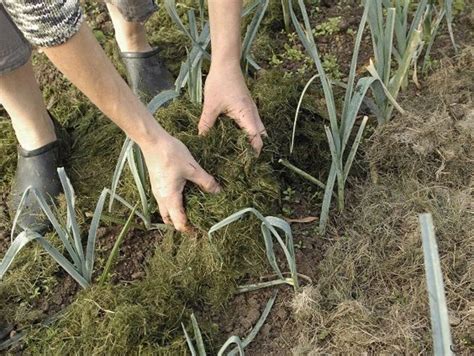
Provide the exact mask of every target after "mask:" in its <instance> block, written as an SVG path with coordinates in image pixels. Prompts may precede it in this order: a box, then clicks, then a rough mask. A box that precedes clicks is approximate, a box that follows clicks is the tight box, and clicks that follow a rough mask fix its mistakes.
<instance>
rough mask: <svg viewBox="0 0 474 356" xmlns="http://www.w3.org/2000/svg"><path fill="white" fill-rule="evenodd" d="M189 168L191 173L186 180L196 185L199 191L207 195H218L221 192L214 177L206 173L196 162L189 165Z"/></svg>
mask: <svg viewBox="0 0 474 356" xmlns="http://www.w3.org/2000/svg"><path fill="white" fill-rule="evenodd" d="M191 167H192V172H191V174H190V175H189V177H187V178H188V180H190V181H191V182H193V183H194V184H197V185H198V186H199V188H201V190H203V191H204V192H207V193H219V192H220V191H221V190H222V188H221V186H220V185H219V183H217V181H216V180H215V179H214V177H213V176H211V175H210V174H209V173H207V172H206V171H205V170H204V169H203V168H202V167H201V166H200V165H199V164H198V163H197V162H194V163H193V164H191Z"/></svg>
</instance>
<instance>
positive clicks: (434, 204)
mask: <svg viewBox="0 0 474 356" xmlns="http://www.w3.org/2000/svg"><path fill="white" fill-rule="evenodd" d="M472 58H473V57H472V51H470V50H465V52H464V53H463V54H462V55H461V56H460V58H458V59H456V60H455V61H454V62H453V63H450V62H446V61H443V62H442V68H441V69H440V70H439V71H437V72H436V73H435V74H433V75H432V76H431V77H430V78H429V80H428V81H427V82H426V83H425V89H424V90H423V92H422V95H421V96H420V97H419V98H418V99H415V100H413V99H412V98H408V97H407V100H404V102H403V103H402V104H403V105H402V106H403V107H404V108H405V109H407V110H408V111H409V112H410V114H408V115H407V116H406V117H401V116H398V117H395V118H394V119H393V121H392V122H391V123H389V124H388V125H386V126H384V127H383V128H382V129H381V130H378V131H377V132H376V133H375V135H374V136H373V137H372V140H371V141H372V142H370V143H369V144H368V147H367V148H366V153H367V156H368V159H369V161H370V162H371V163H372V167H373V170H372V180H370V181H368V182H364V183H361V184H359V185H358V186H357V187H355V189H354V190H353V191H352V194H353V201H354V202H355V203H353V205H352V206H351V207H350V209H348V211H347V214H344V216H343V217H342V218H341V219H340V221H339V222H340V224H339V225H340V226H343V229H342V230H341V231H339V232H338V233H339V236H341V237H340V238H338V239H336V240H335V241H333V242H332V243H331V246H330V247H329V249H328V251H327V252H326V254H325V257H324V259H323V261H322V262H321V264H320V266H319V268H318V275H319V276H320V278H319V280H318V283H317V284H315V285H314V286H311V287H307V288H305V289H304V290H303V291H302V292H301V293H300V294H299V295H298V297H297V298H295V300H294V303H293V304H294V305H293V306H294V311H295V315H296V318H297V319H298V321H299V323H298V324H299V325H300V329H299V333H300V341H301V343H300V346H299V347H298V348H297V350H296V352H305V351H307V352H309V351H312V352H314V353H315V354H316V353H336V354H360V353H366V352H369V353H375V354H379V353H388V354H393V353H395V354H399V353H402V354H414V353H416V354H419V353H427V354H430V353H431V352H432V340H431V326H430V314H429V313H430V312H429V305H428V295H427V291H426V288H425V286H426V282H425V272H424V265H423V252H422V248H421V236H420V230H419V226H418V225H419V224H418V214H419V213H423V212H430V213H432V214H433V219H434V223H435V229H436V235H437V239H438V244H439V252H440V257H441V264H442V265H441V267H442V271H443V276H444V281H445V289H446V293H447V298H446V299H447V303H448V310H449V315H450V324H451V330H452V334H453V342H454V347H455V349H454V350H455V351H456V353H459V354H470V353H472V350H473V348H474V335H473V334H472V331H473V329H472V325H473V323H474V313H473V310H474V309H473V307H474V305H473V300H472V295H473V294H472V291H473V289H472V287H473V285H472V281H473V280H474V265H473V263H472V261H473V260H474V234H473V232H474V221H473V219H472V189H473V181H472V178H473V162H474V150H473V145H472V142H473V137H474V112H473V105H472V92H473V89H474V88H473V83H474V72H473V71H472V68H473V66H472V63H473V62H472ZM366 146H367V145H366ZM374 180H375V181H376V182H375V183H374V182H373V181H374ZM469 350H470V351H469Z"/></svg>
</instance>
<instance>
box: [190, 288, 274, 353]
mask: <svg viewBox="0 0 474 356" xmlns="http://www.w3.org/2000/svg"><path fill="white" fill-rule="evenodd" d="M276 296H277V293H276V292H275V293H273V295H272V297H271V298H270V299H269V300H268V302H267V305H266V306H265V310H264V311H263V313H262V315H261V316H260V318H259V319H258V321H257V323H256V324H255V326H254V327H253V329H252V330H251V331H250V333H249V334H248V335H247V337H246V338H244V340H241V339H240V337H238V336H235V335H234V336H231V337H230V338H229V339H228V340H227V341H226V342H225V343H224V345H222V347H221V348H220V349H219V351H218V352H217V356H222V355H224V352H225V351H226V350H227V349H228V348H229V347H230V346H231V345H233V344H235V348H233V349H232V350H231V351H229V353H228V354H227V355H228V356H234V355H236V354H237V353H238V354H239V355H240V356H243V355H244V349H245V348H246V347H247V346H248V345H249V344H250V343H251V342H252V341H253V339H255V336H257V334H258V332H259V331H260V329H261V328H262V326H263V324H264V323H265V320H266V319H267V317H268V314H270V311H271V309H272V307H273V304H274V303H275V299H276ZM191 323H192V326H193V332H194V338H195V340H196V347H194V343H193V340H192V339H191V337H190V336H189V333H188V332H187V330H186V327H185V326H184V324H183V323H181V327H182V328H183V332H184V336H185V337H186V342H187V344H188V348H189V351H190V352H191V355H193V356H194V355H199V356H206V355H207V353H206V348H205V346H204V340H203V338H202V333H201V329H200V328H199V324H198V322H197V320H196V317H195V316H194V314H191ZM196 348H197V350H196Z"/></svg>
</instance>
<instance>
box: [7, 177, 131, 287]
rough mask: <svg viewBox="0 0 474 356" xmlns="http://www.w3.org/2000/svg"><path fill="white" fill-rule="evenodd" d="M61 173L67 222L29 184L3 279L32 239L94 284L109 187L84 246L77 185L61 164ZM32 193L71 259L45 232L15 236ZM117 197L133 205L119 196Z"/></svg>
mask: <svg viewBox="0 0 474 356" xmlns="http://www.w3.org/2000/svg"><path fill="white" fill-rule="evenodd" d="M58 174H59V178H60V180H61V185H62V187H63V190H64V196H65V198H66V205H67V221H66V225H61V224H60V222H59V220H58V219H57V218H56V216H55V215H54V213H53V212H52V210H51V208H50V206H49V205H48V203H47V202H46V199H45V198H44V197H43V196H42V195H41V194H40V193H39V192H38V191H37V190H36V189H34V188H31V187H28V188H27V189H26V190H25V192H24V193H23V196H22V198H21V201H20V204H19V206H18V210H17V212H16V215H15V218H14V220H13V228H12V233H11V238H12V244H11V246H10V247H9V248H8V250H7V252H6V254H5V256H4V257H3V259H2V261H1V263H0V279H2V278H3V276H4V275H5V273H6V272H7V270H8V269H9V267H10V266H11V264H12V263H13V260H14V259H15V257H16V256H17V255H18V253H19V252H20V250H21V249H22V248H23V247H25V246H26V245H27V244H28V243H29V242H31V241H37V242H38V243H39V244H40V245H41V246H42V247H43V248H44V249H45V250H46V252H48V253H49V254H50V255H51V257H52V258H53V259H54V260H55V261H56V262H57V263H58V264H59V265H60V266H61V267H62V268H63V269H64V270H65V271H66V272H67V273H68V274H69V275H70V276H71V277H72V278H74V279H75V280H76V281H77V282H78V283H79V284H80V285H81V287H83V288H87V287H88V286H89V285H90V284H91V282H92V272H93V268H94V260H95V243H96V237H97V229H98V227H99V222H100V217H101V214H102V211H103V208H104V204H105V200H106V197H107V194H110V190H109V189H104V190H103V191H102V193H101V195H100V197H99V200H98V202H97V205H96V208H95V211H94V215H93V217H92V222H91V226H90V229H89V234H88V238H87V245H86V248H85V249H84V248H83V246H82V239H81V232H80V229H79V225H78V223H77V219H76V213H75V195H74V189H73V187H72V185H71V182H70V181H69V178H68V177H67V175H66V172H65V171H64V168H59V169H58ZM30 194H33V196H34V198H35V199H36V200H37V202H38V204H39V205H40V207H41V209H42V210H43V212H44V214H45V215H46V217H47V218H48V220H49V221H50V222H51V224H52V226H53V229H54V231H56V233H57V234H58V236H59V239H60V240H61V243H62V244H63V246H64V248H65V250H66V252H67V253H68V255H69V257H70V259H71V260H69V259H68V258H67V257H66V256H65V255H63V254H62V253H61V252H60V251H59V250H58V249H56V248H55V247H54V246H53V245H52V244H51V243H50V242H49V241H48V240H47V239H46V238H45V237H44V236H42V235H40V234H38V233H36V232H34V231H31V230H25V231H23V232H21V233H20V234H19V235H18V236H17V237H16V238H14V236H15V231H16V225H17V221H18V218H19V216H20V215H21V214H22V213H23V211H22V210H23V208H24V204H25V201H26V198H27V197H28V196H29V195H30ZM116 199H117V200H118V201H120V202H122V203H125V205H126V206H128V207H130V206H129V205H128V204H127V203H126V202H124V201H123V199H122V198H120V197H119V196H117V197H116ZM136 214H138V213H136Z"/></svg>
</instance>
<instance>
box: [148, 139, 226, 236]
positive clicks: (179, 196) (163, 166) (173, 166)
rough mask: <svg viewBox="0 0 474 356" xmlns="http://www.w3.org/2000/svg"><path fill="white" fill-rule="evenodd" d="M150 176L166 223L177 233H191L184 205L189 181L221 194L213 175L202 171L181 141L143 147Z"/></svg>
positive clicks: (160, 142) (166, 140) (172, 140)
mask: <svg viewBox="0 0 474 356" xmlns="http://www.w3.org/2000/svg"><path fill="white" fill-rule="evenodd" d="M141 149H142V151H143V155H144V156H145V161H146V164H147V167H148V172H149V174H150V181H151V187H152V190H153V195H154V196H155V198H156V201H157V202H158V206H159V211H160V214H161V217H162V218H163V221H164V223H165V224H173V225H174V227H175V228H176V230H178V231H181V232H186V231H189V226H188V220H187V218H186V212H185V210H184V206H183V190H184V186H185V185H186V181H188V180H189V181H191V182H193V183H195V184H197V185H198V186H199V187H200V188H201V189H202V190H203V191H204V192H207V193H218V192H220V191H221V187H220V185H219V184H218V183H217V181H216V180H215V179H214V177H213V176H211V175H210V174H208V173H207V172H206V171H205V170H204V169H202V168H201V166H200V165H199V163H197V162H196V160H195V159H194V158H193V156H192V155H191V153H190V152H189V150H188V149H187V147H186V146H185V145H184V144H183V143H182V142H181V141H179V140H178V139H176V138H174V137H172V136H169V135H167V136H166V137H165V138H162V139H160V140H159V141H157V142H156V143H152V144H148V145H146V146H145V147H141Z"/></svg>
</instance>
